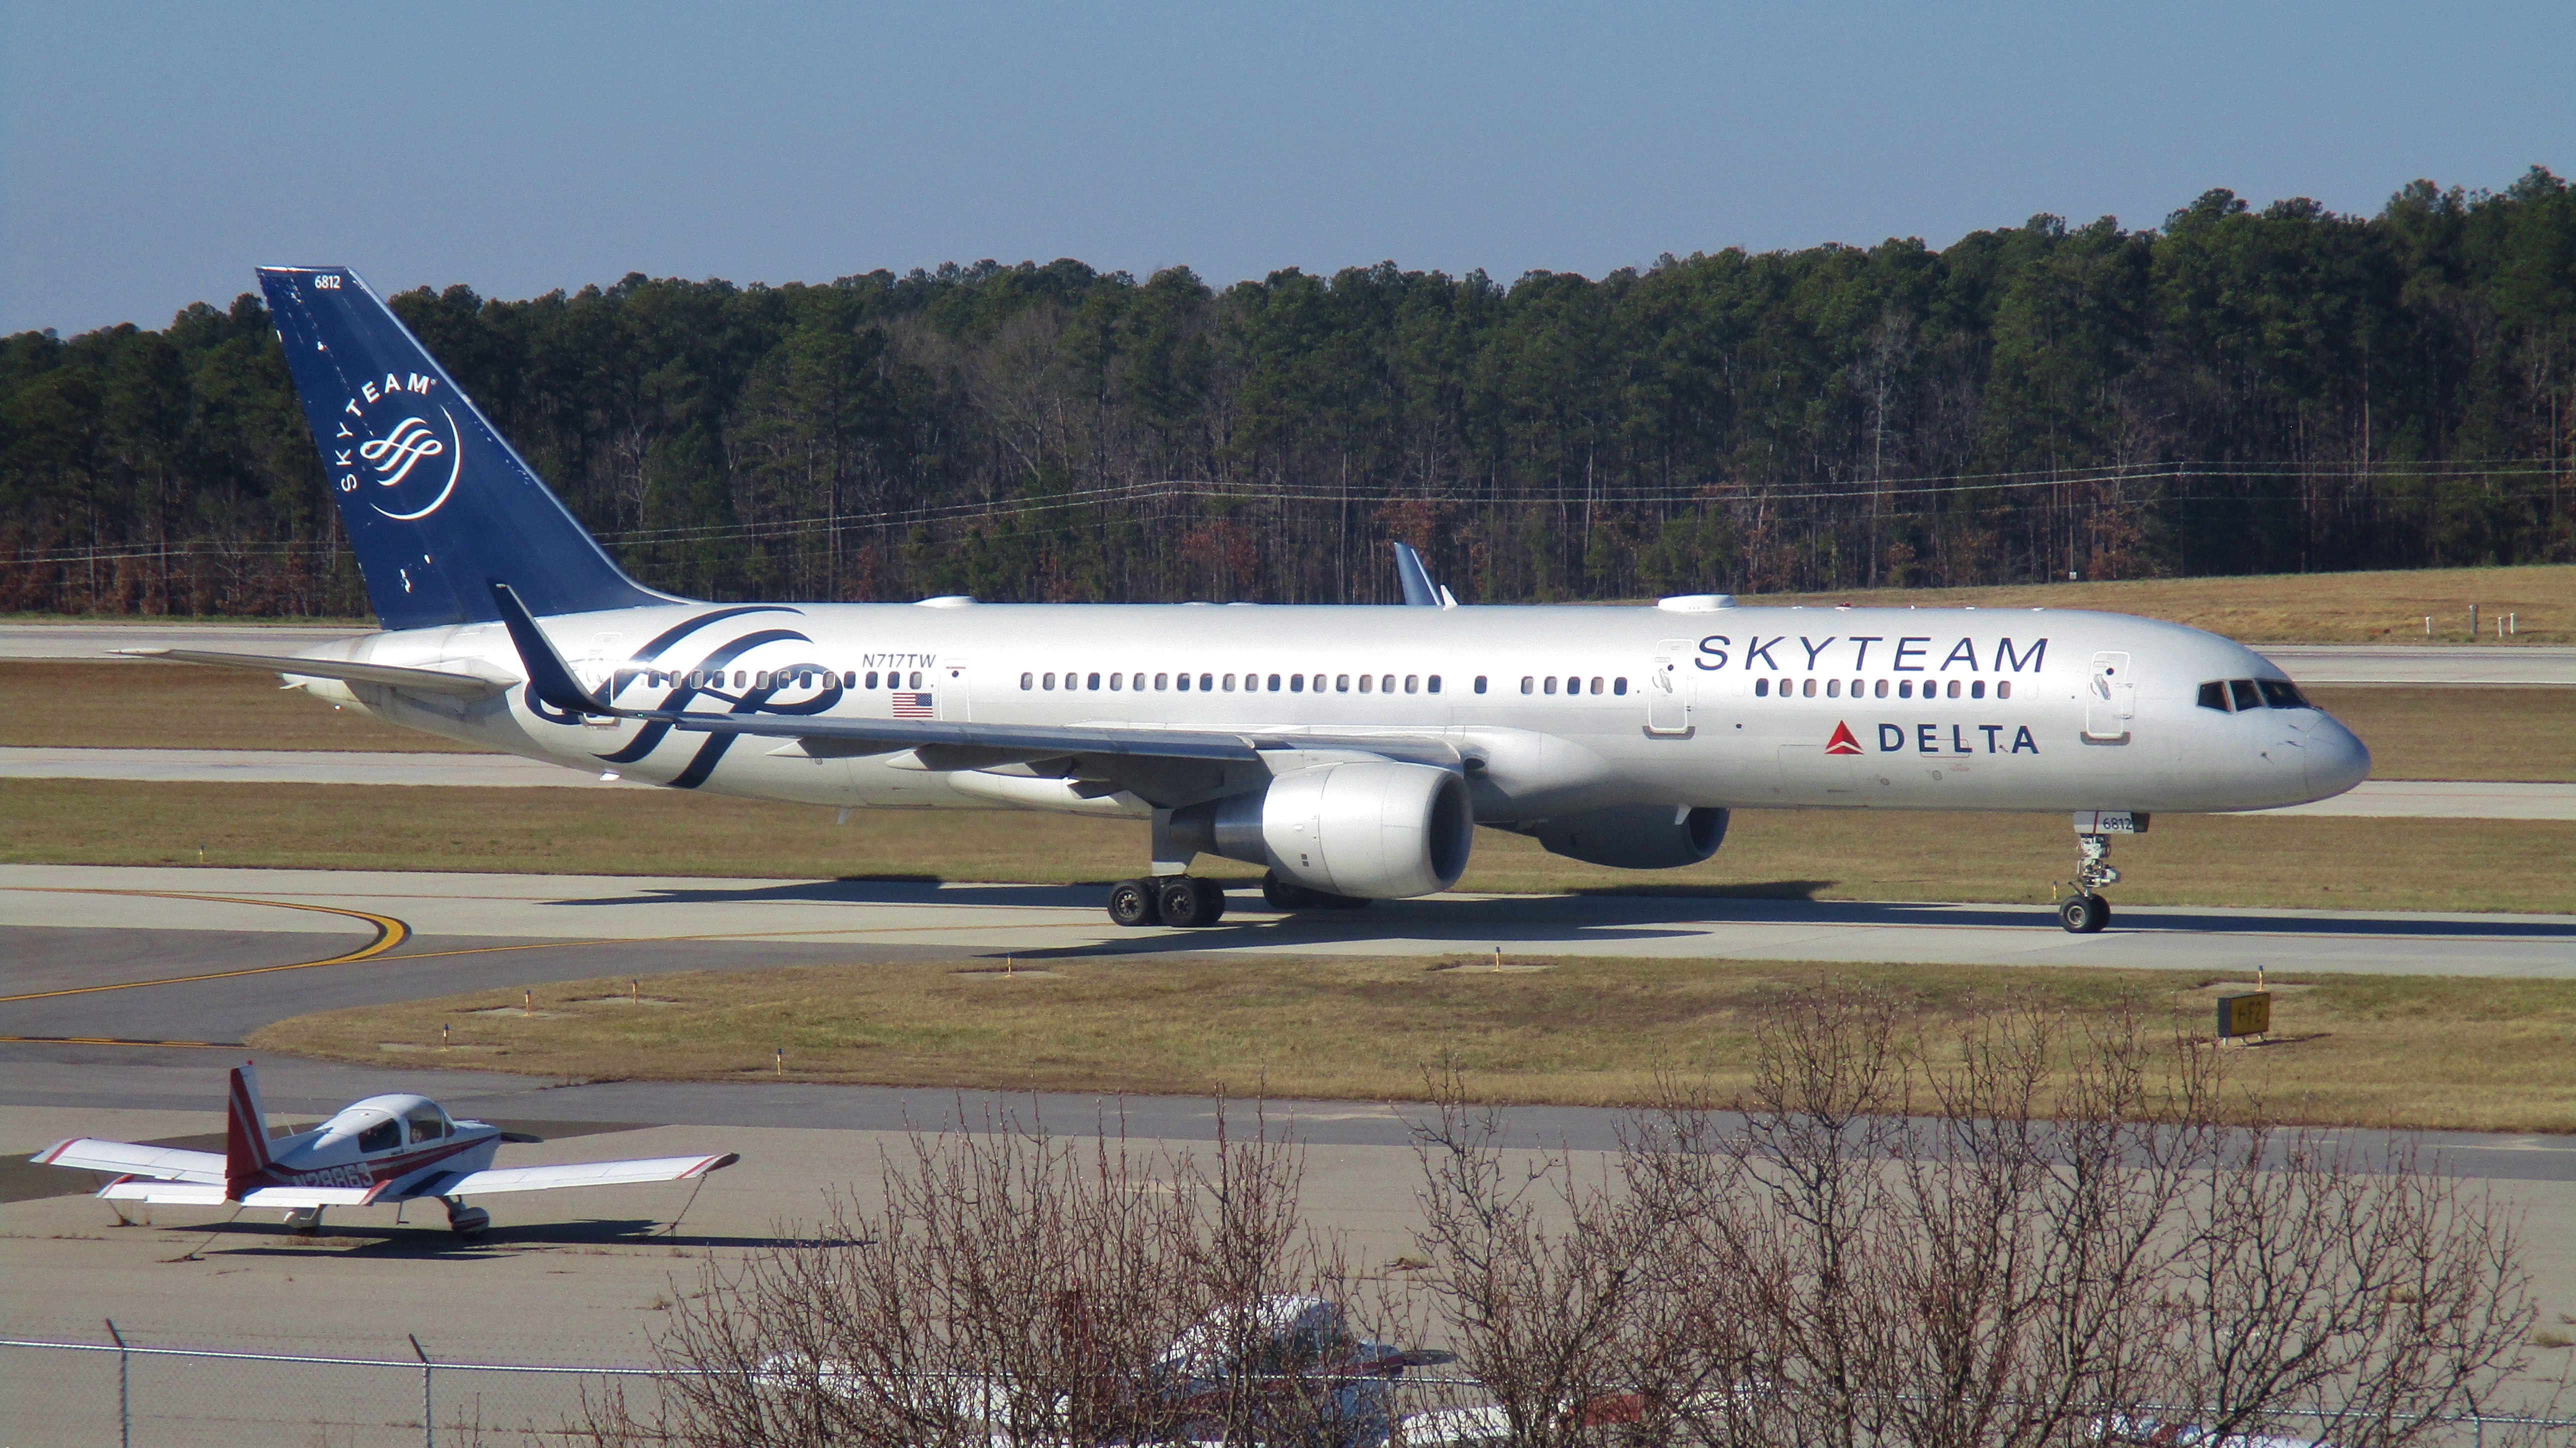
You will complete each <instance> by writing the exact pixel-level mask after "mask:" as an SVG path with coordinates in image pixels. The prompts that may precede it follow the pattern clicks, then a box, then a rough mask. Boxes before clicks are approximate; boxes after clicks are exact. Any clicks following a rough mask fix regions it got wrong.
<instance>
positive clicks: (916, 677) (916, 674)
mask: <svg viewBox="0 0 2576 1448" xmlns="http://www.w3.org/2000/svg"><path fill="white" fill-rule="evenodd" d="M912 687H913V688H916V689H918V688H920V687H921V670H919V669H915V670H913V671H912Z"/></svg>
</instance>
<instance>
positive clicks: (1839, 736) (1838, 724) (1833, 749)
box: [1825, 719, 1860, 754]
mask: <svg viewBox="0 0 2576 1448" xmlns="http://www.w3.org/2000/svg"><path fill="white" fill-rule="evenodd" d="M1825 752H1826V753H1827V754H1858V753H1860V741H1859V740H1857V739H1854V738H1853V737H1852V732H1851V726H1850V725H1849V724H1846V723H1844V722H1843V721H1841V720H1840V719H1837V720H1835V721H1834V737H1833V738H1831V739H1828V740H1826V741H1825Z"/></svg>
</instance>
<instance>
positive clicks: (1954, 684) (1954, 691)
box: [1950, 679, 1959, 699]
mask: <svg viewBox="0 0 2576 1448" xmlns="http://www.w3.org/2000/svg"><path fill="white" fill-rule="evenodd" d="M1950 697H1951V698H1953V699H1955V698H1958V697H1959V681H1958V680H1956V679H1952V680H1951V681H1950Z"/></svg>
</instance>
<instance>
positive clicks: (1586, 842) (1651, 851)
mask: <svg viewBox="0 0 2576 1448" xmlns="http://www.w3.org/2000/svg"><path fill="white" fill-rule="evenodd" d="M1520 832H1521V833H1522V834H1525V835H1530V836H1533V837H1535V838H1536V839H1537V840H1538V842H1539V845H1540V846H1541V847H1542V848H1544V849H1545V850H1546V851H1547V852H1548V853H1549V854H1551V855H1563V856H1565V857H1566V858H1567V859H1569V860H1581V861H1583V862H1584V863H1585V864H1587V865H1610V866H1613V867H1615V868H1618V869H1622V870H1671V869H1678V868H1679V867H1681V866H1683V865H1696V864H1698V863H1699V862H1700V861H1702V860H1705V859H1707V858H1708V857H1709V856H1711V855H1714V854H1716V853H1717V847H1718V846H1719V845H1721V844H1723V843H1725V841H1726V811H1724V810H1722V809H1693V808H1691V807H1690V806H1688V805H1669V804H1632V805H1621V806H1619V807H1617V808H1615V809H1596V810H1591V811H1587V812H1586V813H1583V814H1573V815H1559V816H1557V817H1556V818H1555V819H1546V820H1537V821H1533V822H1531V823H1529V824H1525V825H1522V826H1521V827H1520Z"/></svg>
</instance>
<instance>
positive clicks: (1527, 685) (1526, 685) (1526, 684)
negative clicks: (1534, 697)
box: [1521, 674, 1538, 694]
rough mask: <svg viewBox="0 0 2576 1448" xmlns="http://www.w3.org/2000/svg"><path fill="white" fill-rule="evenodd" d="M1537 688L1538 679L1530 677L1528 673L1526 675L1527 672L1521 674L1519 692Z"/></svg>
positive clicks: (1528, 691) (1525, 692)
mask: <svg viewBox="0 0 2576 1448" xmlns="http://www.w3.org/2000/svg"><path fill="white" fill-rule="evenodd" d="M1537 688H1538V680H1536V679H1533V678H1531V677H1530V676H1529V675H1527V674H1523V675H1521V692H1522V693H1524V694H1527V693H1530V692H1532V691H1534V690H1535V689H1537Z"/></svg>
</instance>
